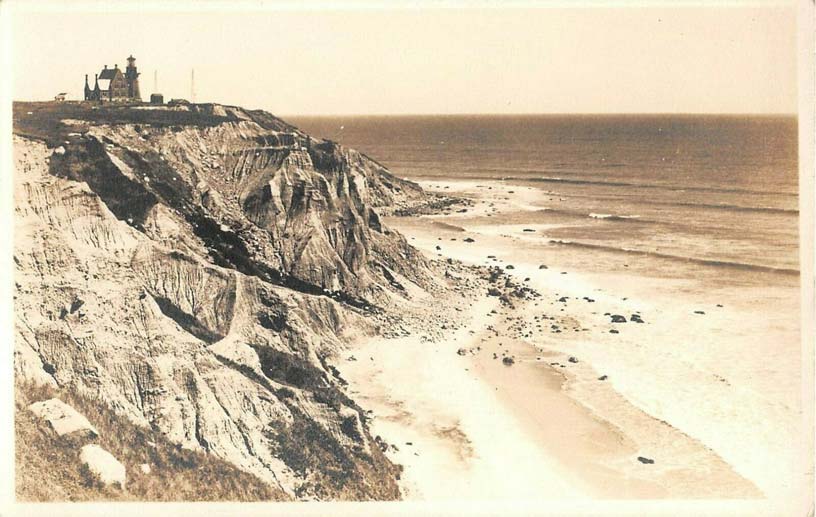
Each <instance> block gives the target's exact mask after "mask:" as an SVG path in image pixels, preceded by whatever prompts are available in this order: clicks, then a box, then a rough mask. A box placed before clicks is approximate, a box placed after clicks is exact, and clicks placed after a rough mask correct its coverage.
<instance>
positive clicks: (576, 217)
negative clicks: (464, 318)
mask: <svg viewBox="0 0 816 517" xmlns="http://www.w3.org/2000/svg"><path fill="white" fill-rule="evenodd" d="M291 120H292V122H293V123H294V124H296V125H297V126H298V127H300V128H301V129H303V130H305V131H307V132H309V133H311V134H314V135H317V136H320V137H323V138H328V139H331V140H335V141H338V142H340V143H342V144H345V145H348V146H350V147H353V148H356V149H358V150H360V151H362V152H364V153H365V154H367V155H368V156H370V157H372V158H374V159H376V160H377V161H379V162H380V163H382V164H384V165H385V166H387V167H388V168H389V169H390V170H391V171H392V172H394V173H395V174H396V175H397V176H401V177H405V178H409V179H414V180H433V179H472V180H476V181H478V180H497V179H498V180H501V179H503V180H505V181H508V182H512V183H515V184H520V185H528V186H532V187H534V188H536V189H540V190H541V191H543V192H544V193H546V194H547V196H548V197H547V198H546V199H544V200H543V201H544V202H543V203H541V206H540V207H539V208H540V210H538V211H533V212H532V213H531V211H529V210H524V211H523V213H511V214H503V215H502V216H501V218H500V219H494V220H492V223H493V224H501V223H506V224H513V223H520V224H523V223H530V224H532V223H540V224H556V225H559V227H558V228H556V229H554V230H552V231H550V232H548V234H547V237H548V238H549V240H550V241H551V243H557V244H560V245H562V246H580V247H583V248H584V249H590V248H592V249H595V250H597V251H599V252H600V251H608V252H610V253H613V254H618V255H621V254H623V255H625V254H633V255H640V256H641V257H642V256H644V255H645V256H653V257H655V258H659V259H663V260H661V261H659V262H660V263H664V262H667V261H671V260H673V259H674V260H677V261H683V262H693V263H695V264H696V265H699V266H705V267H709V268H717V267H719V268H738V269H743V270H760V271H761V270H768V271H777V272H779V273H782V274H789V275H796V274H798V270H799V254H798V244H799V243H798V216H799V211H798V169H797V154H798V149H797V121H796V118H795V117H792V116H717V115H604V116H597V115H579V116H567V115H524V116H475V115H474V116H391V117H387V116H355V117H295V118H293V119H291Z"/></svg>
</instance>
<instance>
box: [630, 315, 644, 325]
mask: <svg viewBox="0 0 816 517" xmlns="http://www.w3.org/2000/svg"><path fill="white" fill-rule="evenodd" d="M629 321H633V322H635V323H643V319H642V318H641V317H640V314H632V316H630V317H629Z"/></svg>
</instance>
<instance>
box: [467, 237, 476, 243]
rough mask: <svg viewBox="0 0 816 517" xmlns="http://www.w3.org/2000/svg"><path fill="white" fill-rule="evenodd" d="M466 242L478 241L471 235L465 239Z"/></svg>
mask: <svg viewBox="0 0 816 517" xmlns="http://www.w3.org/2000/svg"><path fill="white" fill-rule="evenodd" d="M465 242H476V241H475V240H473V239H471V238H470V237H468V238H466V239H465Z"/></svg>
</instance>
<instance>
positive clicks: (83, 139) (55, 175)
mask: <svg viewBox="0 0 816 517" xmlns="http://www.w3.org/2000/svg"><path fill="white" fill-rule="evenodd" d="M14 123H15V126H14V131H15V137H14V152H15V156H14V159H15V183H14V184H15V211H16V218H15V252H14V261H15V266H16V271H15V315H16V328H15V332H16V344H15V372H16V375H17V377H18V379H19V380H21V381H25V382H35V383H38V384H41V385H47V386H51V387H52V388H54V389H59V390H62V391H68V392H70V393H73V394H75V395H76V396H77V397H83V398H86V399H89V400H94V401H97V402H98V403H99V404H102V405H104V406H105V407H106V408H109V409H110V410H111V411H112V412H113V413H115V414H116V415H118V416H119V417H122V418H126V419H127V420H128V422H131V423H133V424H134V425H137V426H140V427H142V428H145V429H151V430H153V431H156V432H158V433H160V434H161V435H162V436H164V437H165V438H166V439H167V440H168V441H169V442H171V443H175V444H178V445H179V446H180V447H182V448H185V449H189V450H192V451H199V452H203V453H206V454H208V455H213V456H215V457H217V458H219V459H221V460H225V461H227V462H229V463H230V464H232V465H234V466H235V467H237V468H239V469H240V470H242V471H245V472H248V473H251V474H253V475H255V476H257V477H258V478H260V479H261V480H263V481H264V482H266V483H269V484H270V485H271V486H273V487H275V489H276V490H280V491H282V492H283V493H285V494H287V495H288V496H289V497H294V498H302V499H358V500H359V499H394V498H398V497H399V489H398V486H397V478H398V476H399V468H398V467H397V466H395V465H393V464H391V463H390V462H389V461H388V460H387V459H386V458H385V456H384V455H383V454H382V451H381V449H380V446H379V444H378V443H377V442H376V441H375V440H374V439H373V438H372V436H371V435H370V433H369V430H368V424H367V420H366V415H365V412H364V411H363V410H362V409H361V408H360V407H359V406H358V405H357V404H356V403H355V402H354V401H353V400H352V399H351V398H350V397H349V396H348V395H347V394H346V393H345V391H344V389H343V384H344V381H343V379H342V378H340V377H339V375H338V374H337V372H336V370H334V369H333V368H332V367H331V365H330V364H329V359H330V358H332V357H334V356H336V354H337V353H338V352H339V351H340V350H342V349H343V347H344V338H345V337H346V336H353V335H356V334H359V333H372V332H376V327H375V323H373V318H372V315H376V314H378V313H381V312H383V311H384V310H386V309H385V308H387V307H388V306H392V305H394V304H398V303H399V302H400V300H403V299H408V298H409V297H410V294H409V293H410V292H411V290H412V289H415V288H422V287H424V286H426V285H428V284H429V283H432V282H433V280H432V278H431V274H430V273H429V271H428V268H427V264H426V263H425V261H424V259H423V258H422V256H421V255H420V254H419V253H418V252H417V251H416V250H414V248H412V247H411V246H409V245H408V244H407V242H406V241H405V239H404V238H403V237H402V236H401V235H399V234H398V233H396V232H394V231H392V230H390V229H389V228H387V227H386V226H385V225H384V224H383V223H382V222H381V220H380V217H379V215H378V209H381V208H387V209H395V208H397V209H399V208H401V207H408V206H411V205H412V204H416V203H420V202H422V201H423V199H424V197H425V194H424V193H423V192H422V190H421V189H420V188H419V187H418V186H417V185H416V184H414V183H411V182H408V181H405V180H401V179H399V178H396V177H394V176H393V175H391V174H390V173H389V172H388V171H387V170H386V169H385V168H384V167H383V166H381V165H380V164H378V163H376V162H375V161H373V160H371V159H369V158H368V157H366V156H365V155H363V154H361V153H359V152H357V151H354V150H352V149H347V148H345V147H343V146H341V145H339V144H337V143H335V142H331V141H327V140H321V139H315V138H311V137H310V136H309V135H306V134H305V133H303V132H302V131H300V130H298V129H297V128H295V127H293V126H291V125H289V124H287V123H285V122H284V121H282V120H280V119H278V118H276V117H274V116H273V115H271V114H268V113H265V112H262V111H250V110H245V109H242V108H238V107H233V106H221V105H213V104H208V105H190V106H181V107H177V108H169V107H153V106H105V105H91V104H89V103H71V104H56V103H15V106H14ZM18 389H19V388H18ZM144 455H145V458H149V451H147V450H146V451H145V452H144Z"/></svg>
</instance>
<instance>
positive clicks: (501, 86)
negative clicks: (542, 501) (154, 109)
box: [12, 2, 797, 115]
mask: <svg viewBox="0 0 816 517" xmlns="http://www.w3.org/2000/svg"><path fill="white" fill-rule="evenodd" d="M111 4H112V3H111ZM36 5H37V4H33V3H22V4H16V5H15V7H14V9H15V10H14V11H12V14H13V18H12V27H13V30H14V34H13V36H12V41H13V50H12V52H13V56H14V60H15V68H14V81H13V84H14V93H13V96H14V99H16V100H47V99H51V98H53V96H54V95H55V94H56V93H58V92H60V91H67V92H69V98H73V99H78V98H81V95H82V87H83V85H84V77H85V74H86V73H88V74H90V77H91V82H92V81H93V74H94V73H95V72H98V71H99V70H101V69H102V66H103V65H105V64H107V65H108V66H113V65H114V64H118V65H119V67H120V68H124V66H125V65H126V58H127V56H128V55H130V54H133V55H134V56H135V57H136V64H137V65H138V67H139V71H140V72H142V76H141V78H140V82H141V89H142V96H143V98H144V99H145V100H147V98H148V97H149V95H150V93H151V92H153V73H154V71H155V70H157V71H158V90H159V91H160V92H162V93H164V96H165V99H169V98H171V97H183V98H189V97H190V72H191V70H192V69H193V68H194V69H195V88H196V101H198V102H221V103H225V104H236V105H241V106H245V107H249V108H263V109H266V110H269V111H272V112H273V113H276V114H282V115H294V114H398V113H678V112H680V113H683V112H685V113H794V112H796V110H797V94H796V92H797V87H796V84H797V77H796V62H797V61H796V50H797V47H796V6H795V4H784V3H782V4H780V3H775V4H766V5H762V4H756V3H754V4H753V5H754V6H753V7H749V6H747V5H739V4H737V5H734V4H731V5H730V6H726V7H713V6H710V5H709V6H699V5H698V6H677V5H675V6H671V4H669V5H668V6H666V2H663V3H661V4H660V5H661V6H660V7H643V6H642V4H641V6H627V7H612V8H609V7H597V6H596V7H584V8H564V7H553V6H552V5H547V4H545V7H541V8H518V7H516V8H502V9H497V8H484V7H482V8H462V7H458V8H446V9H440V8H423V9H408V8H382V7H381V8H378V9H366V8H359V6H358V7H355V8H347V9H344V10H334V11H329V10H326V9H325V8H323V9H315V8H311V9H305V10H293V9H292V8H291V6H290V8H288V9H274V6H275V4H266V5H265V7H267V9H266V10H247V9H246V8H244V9H241V10H232V11H229V10H221V11H215V10H212V9H209V10H207V11H206V12H201V11H197V12H192V11H190V12H157V11H150V10H149V9H150V5H151V4H141V5H142V7H140V8H136V9H134V8H133V5H132V4H131V8H130V9H129V10H127V11H125V12H110V11H107V12H104V11H100V10H99V9H98V8H97V9H96V10H95V11H94V10H88V9H86V10H85V11H84V12H82V11H77V10H76V7H75V6H76V4H69V3H67V2H65V3H61V4H57V5H58V6H62V9H67V8H68V6H74V7H73V8H72V10H70V11H65V12H59V11H54V10H43V9H42V8H38V9H39V11H38V12H31V9H32V8H34V7H35V6H36ZM109 5H110V4H109ZM152 5H153V7H155V4H152ZM198 5H199V6H200V5H202V4H198ZM209 5H210V7H211V6H212V4H209ZM243 5H244V7H246V6H247V5H252V6H258V5H261V6H264V4H261V3H259V2H255V3H252V4H243ZM380 5H382V4H380ZM426 5H429V4H426ZM145 6H147V7H145ZM91 86H93V85H91Z"/></svg>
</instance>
